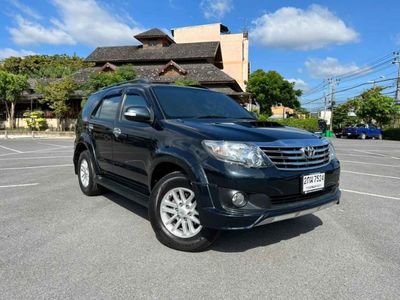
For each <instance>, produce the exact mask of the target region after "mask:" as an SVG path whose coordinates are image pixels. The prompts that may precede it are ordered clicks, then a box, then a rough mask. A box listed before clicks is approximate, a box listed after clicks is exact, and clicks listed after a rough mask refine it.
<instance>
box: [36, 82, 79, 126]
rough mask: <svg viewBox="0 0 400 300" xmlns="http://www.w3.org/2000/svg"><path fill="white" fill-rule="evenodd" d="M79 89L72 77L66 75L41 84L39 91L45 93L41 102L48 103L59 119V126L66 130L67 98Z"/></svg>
mask: <svg viewBox="0 0 400 300" xmlns="http://www.w3.org/2000/svg"><path fill="white" fill-rule="evenodd" d="M76 89H77V85H76V83H75V81H74V80H73V79H72V78H71V77H65V78H63V79H58V80H55V81H52V82H50V83H48V84H47V85H43V84H39V85H38V87H37V92H38V93H40V94H42V95H43V99H41V100H40V102H41V103H47V104H48V105H49V107H50V108H51V109H52V110H53V112H54V115H55V116H56V118H57V119H58V122H57V123H58V124H57V127H58V128H59V129H61V130H64V122H63V121H64V119H65V114H66V113H67V112H68V111H69V107H68V105H67V100H68V99H69V98H70V96H71V94H72V93H73V92H74V91H75V90H76Z"/></svg>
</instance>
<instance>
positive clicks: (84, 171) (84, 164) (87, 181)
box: [78, 150, 104, 196]
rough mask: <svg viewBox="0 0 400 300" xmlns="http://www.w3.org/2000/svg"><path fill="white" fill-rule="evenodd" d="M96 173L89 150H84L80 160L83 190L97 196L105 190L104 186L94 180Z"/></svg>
mask: <svg viewBox="0 0 400 300" xmlns="http://www.w3.org/2000/svg"><path fill="white" fill-rule="evenodd" d="M95 175H96V173H95V171H94V168H93V161H92V159H91V157H90V154H89V151H87V150H85V151H83V152H82V153H81V154H80V156H79V160H78V181H79V186H80V187H81V190H82V192H83V193H84V194H85V195H87V196H96V195H100V194H102V193H103V192H104V188H103V187H102V186H100V185H98V184H97V183H95V182H94V177H95Z"/></svg>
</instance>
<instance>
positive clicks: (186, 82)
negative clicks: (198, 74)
mask: <svg viewBox="0 0 400 300" xmlns="http://www.w3.org/2000/svg"><path fill="white" fill-rule="evenodd" d="M174 84H175V85H178V86H199V85H200V82H198V81H197V80H192V79H178V80H175V82H174Z"/></svg>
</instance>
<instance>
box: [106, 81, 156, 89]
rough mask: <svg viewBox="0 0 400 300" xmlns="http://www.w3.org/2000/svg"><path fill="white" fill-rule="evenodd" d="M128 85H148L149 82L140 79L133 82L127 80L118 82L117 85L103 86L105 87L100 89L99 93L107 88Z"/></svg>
mask: <svg viewBox="0 0 400 300" xmlns="http://www.w3.org/2000/svg"><path fill="white" fill-rule="evenodd" d="M129 83H147V84H150V83H151V82H150V81H149V80H147V79H142V78H139V79H134V80H127V81H122V82H119V83H115V84H111V85H108V86H105V87H103V88H101V89H100V91H102V90H105V89H109V88H112V87H116V86H120V85H124V84H129Z"/></svg>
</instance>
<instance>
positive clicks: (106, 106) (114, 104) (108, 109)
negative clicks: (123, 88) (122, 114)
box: [95, 95, 121, 120]
mask: <svg viewBox="0 0 400 300" xmlns="http://www.w3.org/2000/svg"><path fill="white" fill-rule="evenodd" d="M120 99H121V96H119V95H118V96H114V97H110V98H105V99H103V101H102V103H101V104H100V106H99V108H98V109H97V111H96V113H95V117H96V118H99V119H102V120H114V119H115V117H116V114H117V110H118V104H119V101H120Z"/></svg>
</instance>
